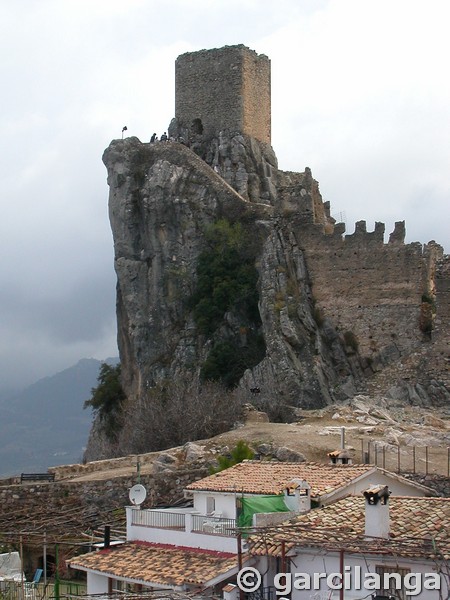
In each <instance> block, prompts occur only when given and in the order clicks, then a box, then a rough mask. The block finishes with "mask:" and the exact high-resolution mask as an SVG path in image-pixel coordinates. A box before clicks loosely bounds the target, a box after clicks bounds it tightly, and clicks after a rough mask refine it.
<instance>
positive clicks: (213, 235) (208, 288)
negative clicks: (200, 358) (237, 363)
mask: <svg viewBox="0 0 450 600" xmlns="http://www.w3.org/2000/svg"><path fill="white" fill-rule="evenodd" d="M205 238H206V243H207V247H206V248H205V250H204V251H203V252H201V253H200V255H199V257H198V263H197V288H196V291H195V294H194V295H193V296H192V298H191V301H190V304H191V306H192V309H193V314H194V319H195V322H196V324H197V327H198V329H199V331H200V332H201V333H204V334H206V335H211V334H213V333H214V331H215V330H216V329H217V327H218V326H219V325H220V324H221V322H222V319H223V317H224V315H225V313H226V312H228V311H230V310H234V311H235V312H238V313H239V314H240V315H241V316H242V317H243V318H244V319H247V320H249V321H251V322H252V323H255V324H258V325H259V324H260V323H261V318H260V316H259V310H258V290H257V282H258V271H257V270H256V267H255V258H256V253H255V249H252V244H249V243H248V240H247V239H246V234H245V231H244V229H243V228H242V225H241V224H240V223H236V224H234V225H232V224H230V223H229V222H228V221H227V220H225V219H221V220H220V221H217V223H215V224H214V225H211V226H210V227H208V228H207V230H206V231H205Z"/></svg>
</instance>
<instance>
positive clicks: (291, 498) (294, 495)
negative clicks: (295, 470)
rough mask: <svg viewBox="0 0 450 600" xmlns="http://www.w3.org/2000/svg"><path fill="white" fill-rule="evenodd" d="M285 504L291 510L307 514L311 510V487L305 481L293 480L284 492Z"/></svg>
mask: <svg viewBox="0 0 450 600" xmlns="http://www.w3.org/2000/svg"><path fill="white" fill-rule="evenodd" d="M284 503H285V504H286V506H287V507H288V509H289V510H291V511H293V512H296V513H307V512H309V511H310V510H311V486H310V485H309V483H308V482H307V481H303V479H292V480H291V481H290V482H289V484H288V486H287V487H286V489H285V491H284Z"/></svg>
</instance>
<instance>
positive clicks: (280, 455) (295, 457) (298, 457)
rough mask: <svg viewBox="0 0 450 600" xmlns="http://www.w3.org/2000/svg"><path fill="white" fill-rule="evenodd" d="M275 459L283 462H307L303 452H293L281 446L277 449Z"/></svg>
mask: <svg viewBox="0 0 450 600" xmlns="http://www.w3.org/2000/svg"><path fill="white" fill-rule="evenodd" d="M275 458H277V459H278V460H279V461H282V462H305V460H306V458H305V456H304V455H303V454H302V453H301V452H297V451H296V450H291V448H286V447H285V446H281V447H280V448H278V449H277V451H276V452H275Z"/></svg>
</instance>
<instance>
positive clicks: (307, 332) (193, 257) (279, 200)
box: [88, 121, 447, 459]
mask: <svg viewBox="0 0 450 600" xmlns="http://www.w3.org/2000/svg"><path fill="white" fill-rule="evenodd" d="M169 131H170V133H171V136H173V137H177V138H179V139H182V140H183V142H184V143H179V142H175V141H168V142H158V143H153V144H143V143H141V142H140V141H139V140H138V139H137V138H128V139H125V140H115V141H113V142H112V143H111V145H110V146H109V148H108V149H107V150H106V151H105V153H104V157H103V160H104V162H105V165H106V167H107V169H108V184H109V186H110V199H109V211H110V221H111V227H112V231H113V237H114V252H115V269H116V273H117V317H118V341H119V351H120V357H121V363H122V378H123V382H122V383H123V387H124V389H125V392H126V395H127V397H128V408H129V409H130V408H131V410H132V407H133V403H137V402H139V401H140V399H142V398H143V397H146V395H147V392H148V390H151V389H153V388H154V387H155V386H156V385H158V384H160V383H161V382H163V381H167V380H174V379H176V380H181V381H183V379H184V378H186V379H189V380H192V379H197V380H201V379H202V377H204V366H205V364H206V362H207V361H208V360H210V359H211V356H212V355H213V354H214V352H216V354H218V352H219V350H218V349H220V344H221V343H223V342H224V341H225V342H227V343H228V342H229V344H228V346H229V347H231V348H233V349H234V350H233V352H234V353H235V354H240V353H241V350H242V357H243V358H242V361H241V362H242V364H241V365H239V368H240V369H241V371H239V376H238V381H234V383H236V382H237V383H238V384H239V387H240V388H241V389H242V391H243V394H244V396H245V395H246V400H245V401H252V402H253V403H256V404H257V405H258V404H259V406H260V407H261V408H263V410H268V411H269V412H271V413H272V416H273V415H274V414H276V413H277V411H276V408H277V407H289V406H291V407H292V406H294V407H303V408H314V407H320V406H325V405H327V404H330V403H331V402H334V401H336V400H344V399H346V398H351V397H352V396H353V395H354V394H355V393H356V392H357V390H358V389H361V388H362V386H363V384H364V382H365V380H367V378H370V377H372V375H373V374H374V373H378V372H380V371H382V369H384V368H386V367H387V366H389V365H391V366H392V365H393V364H396V363H397V362H399V361H400V359H402V360H403V359H404V358H405V357H406V356H408V355H409V354H411V353H414V352H417V351H418V349H420V348H422V346H423V344H425V343H431V342H430V334H429V330H427V331H425V329H426V328H428V327H431V328H432V327H433V320H434V316H435V313H434V312H433V311H434V304H433V305H432V303H433V302H434V294H435V290H434V288H433V285H432V281H433V276H434V273H435V264H436V260H437V259H439V257H440V256H442V249H440V247H439V246H437V245H434V246H433V245H431V246H430V247H428V248H426V249H424V250H422V248H421V246H420V245H419V244H412V245H409V246H405V245H404V244H403V236H404V225H402V224H398V226H397V227H396V230H395V232H394V233H393V234H392V235H391V239H390V243H389V244H384V241H383V233H384V226H382V224H378V225H377V228H376V230H375V232H373V233H368V232H366V229H365V223H363V222H362V223H360V224H359V225H358V227H357V230H356V232H355V234H354V235H353V236H346V238H345V239H344V238H343V232H344V230H345V228H344V227H343V225H342V224H338V225H336V224H335V222H334V219H332V218H331V217H330V208H329V204H328V203H324V202H323V201H322V197H321V195H320V192H319V187H318V184H317V182H316V181H315V180H314V179H313V177H312V174H311V171H310V170H309V169H305V172H303V173H293V172H283V171H280V170H279V169H278V168H277V161H276V157H275V155H274V153H273V150H272V149H271V148H270V146H268V145H267V144H263V143H262V142H258V141H257V140H255V139H253V138H250V137H248V136H245V135H243V134H233V133H230V132H225V131H222V132H220V134H219V135H218V136H217V137H211V136H210V137H208V138H205V137H202V135H201V134H196V135H193V134H189V132H187V131H186V132H184V131H183V130H180V128H179V127H178V125H177V123H176V121H174V122H172V124H171V128H170V130H169ZM189 135H190V137H189ZM187 144H189V146H188V145H187ZM221 221H225V222H227V223H229V224H231V226H234V225H236V224H239V227H240V229H239V231H240V235H242V236H243V238H242V239H241V240H239V244H240V245H241V247H244V248H248V252H247V256H246V259H247V260H248V259H249V257H250V259H251V260H250V262H251V263H252V265H253V266H252V267H251V268H256V269H257V282H256V283H255V290H254V291H255V294H256V295H257V300H258V312H259V314H258V316H257V317H254V316H253V318H252V319H250V320H249V318H248V316H246V314H245V310H243V307H242V305H241V306H240V307H239V302H238V301H236V302H235V304H234V305H233V306H230V307H229V308H228V309H227V310H226V311H225V312H224V313H223V314H220V315H218V316H217V315H215V317H214V318H215V321H214V322H215V326H214V328H213V330H205V329H204V328H203V329H202V328H201V327H200V326H199V322H198V319H196V318H195V311H194V310H193V304H192V299H193V298H194V297H195V295H196V294H197V292H198V290H197V283H198V277H199V273H198V265H199V257H200V256H203V260H204V259H205V255H204V252H205V251H208V247H209V246H208V244H209V243H210V240H209V241H208V236H207V235H205V233H206V232H207V231H208V228H210V227H211V226H213V225H214V224H217V223H218V222H221ZM233 243H235V242H233ZM202 253H203V254H202ZM211 260H212V259H211ZM380 266H381V267H382V270H380ZM377 269H378V270H377ZM225 277H226V275H225ZM255 281H256V280H255ZM237 283H239V282H237ZM235 284H236V282H231V283H230V282H228V281H227V285H229V286H231V287H232V286H233V285H235ZM219 288H220V286H219ZM444 288H445V286H444V285H441V288H440V289H441V295H440V301H441V303H442V298H444V292H443V291H442V290H444ZM445 289H447V288H445ZM222 291H223V290H222ZM216 292H217V293H219V292H220V289H219V291H217V290H216V289H215V290H214V294H216ZM424 294H425V295H424ZM378 297H379V300H377V298H378ZM424 297H425V298H426V299H427V301H428V299H429V304H430V306H433V311H432V310H431V309H430V311H431V312H430V311H429V313H430V314H429V315H428V321H427V325H426V328H424V327H423V326H421V319H420V315H421V303H422V304H423V298H424ZM443 313H444V315H445V314H446V313H445V311H443ZM197 316H198V315H197ZM439 323H440V324H442V320H441V321H439ZM385 327H386V330H385ZM441 328H442V325H441ZM230 340H231V341H230ZM252 340H253V341H254V340H261V342H258V344H259V345H258V352H256V353H255V352H254V353H253V354H252V359H251V360H250V359H249V358H248V357H249V352H248V351H247V350H246V349H248V347H250V346H251V345H252V343H253V342H252ZM231 342H232V344H231ZM228 350H229V348H228ZM250 354H251V353H250ZM229 356H230V354H228V357H229ZM217 360H219V359H217ZM222 360H223V357H222ZM238 362H239V361H238ZM222 367H223V365H222ZM211 372H214V369H213V370H211V369H210V370H209V371H208V373H211ZM436 379H437V375H436V374H434V380H436ZM392 386H395V377H394V379H393V381H391V382H390V387H392ZM438 388H439V394H440V398H444V399H445V398H446V393H447V392H446V391H445V385H444V386H443V384H442V382H441V381H438ZM421 389H423V390H424V391H423V394H422V397H421V402H425V403H427V402H428V401H429V400H430V396H429V394H430V389H431V388H429V389H427V387H426V385H422V388H421ZM442 390H444V391H442ZM377 391H380V390H377ZM252 392H253V393H252ZM409 400H410V401H411V398H409ZM412 401H413V400H412ZM278 417H279V418H284V417H283V411H280V414H279V415H278ZM125 426H126V424H125ZM95 436H96V437H98V430H97V433H96V434H95ZM96 443H97V444H98V441H97V442H96ZM93 444H94V442H93V440H91V442H90V447H93ZM149 449H150V448H149ZM88 450H89V449H88ZM129 451H132V450H130V449H129ZM107 454H108V451H107V450H106V451H105V452H104V453H103V456H106V455H107ZM89 457H90V459H92V458H95V452H93V453H90V454H89Z"/></svg>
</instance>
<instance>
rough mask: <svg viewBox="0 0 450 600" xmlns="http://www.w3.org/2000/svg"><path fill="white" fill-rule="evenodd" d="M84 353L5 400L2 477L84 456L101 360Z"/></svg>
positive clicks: (0, 420) (1, 402) (1, 405)
mask: <svg viewBox="0 0 450 600" xmlns="http://www.w3.org/2000/svg"><path fill="white" fill-rule="evenodd" d="M118 360H119V359H118V358H108V359H106V360H105V361H99V360H96V359H94V358H83V359H82V360H80V361H79V362H78V363H77V364H76V365H74V366H72V367H69V368H68V369H65V370H64V371H61V372H60V373H57V374H56V375H53V376H51V377H44V378H43V379H40V380H39V381H37V382H36V383H34V384H32V385H30V386H29V387H27V388H26V389H25V390H23V391H22V392H20V393H17V394H15V395H13V396H11V397H9V398H6V399H5V398H1V399H0V476H8V475H16V474H18V473H21V472H36V471H46V469H47V467H49V466H54V465H60V464H70V463H72V462H79V461H80V460H81V457H82V454H83V449H84V446H85V445H86V442H87V438H88V435H89V430H90V427H91V423H92V413H91V411H90V410H84V409H83V404H84V401H85V400H87V399H88V398H89V397H90V394H91V389H92V388H93V387H95V386H96V385H97V376H98V372H99V368H100V365H101V364H102V362H108V363H109V364H116V363H117V362H118Z"/></svg>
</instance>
